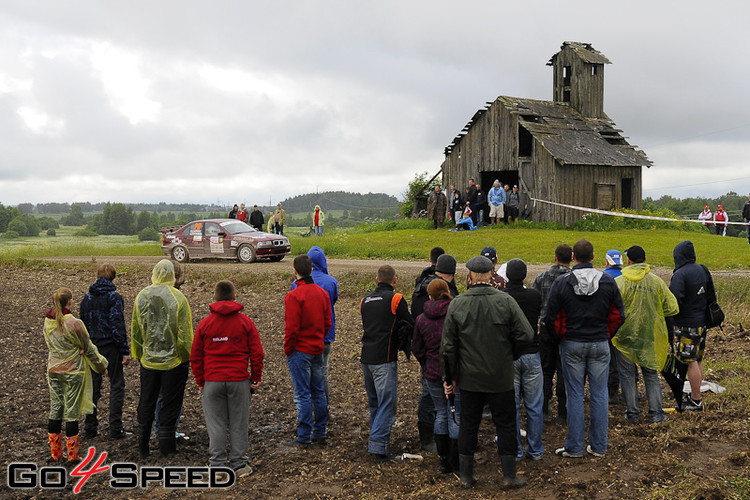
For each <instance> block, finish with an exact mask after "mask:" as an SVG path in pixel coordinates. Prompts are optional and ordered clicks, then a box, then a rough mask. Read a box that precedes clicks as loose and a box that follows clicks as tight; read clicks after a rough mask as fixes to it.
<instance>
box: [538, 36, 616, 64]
mask: <svg viewBox="0 0 750 500" xmlns="http://www.w3.org/2000/svg"><path fill="white" fill-rule="evenodd" d="M565 47H570V48H571V49H573V51H574V52H575V53H576V54H578V56H579V57H580V58H581V59H583V62H587V63H591V64H612V63H611V62H610V60H609V59H607V58H606V57H605V56H604V54H602V53H601V52H599V51H598V50H596V49H595V48H594V47H592V46H591V44H590V43H582V42H563V44H562V45H561V46H560V50H562V49H564V48H565ZM559 53H560V52H558V53H557V54H559ZM557 54H555V55H554V56H552V57H551V58H550V60H549V62H548V63H547V66H552V64H553V62H554V60H555V57H557Z"/></svg>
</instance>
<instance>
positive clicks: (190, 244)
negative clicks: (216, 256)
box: [182, 222, 204, 257]
mask: <svg viewBox="0 0 750 500" xmlns="http://www.w3.org/2000/svg"><path fill="white" fill-rule="evenodd" d="M182 242H183V244H184V245H185V246H186V247H187V249H188V253H189V254H190V256H191V257H200V256H202V255H203V253H204V252H203V222H193V223H192V224H189V225H188V226H187V227H185V229H183V231H182Z"/></svg>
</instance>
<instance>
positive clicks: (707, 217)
mask: <svg viewBox="0 0 750 500" xmlns="http://www.w3.org/2000/svg"><path fill="white" fill-rule="evenodd" d="M698 220H700V221H703V225H704V226H706V227H711V221H712V220H714V216H713V214H712V213H711V207H709V206H708V205H706V206H705V207H703V211H702V212H701V213H699V214H698Z"/></svg>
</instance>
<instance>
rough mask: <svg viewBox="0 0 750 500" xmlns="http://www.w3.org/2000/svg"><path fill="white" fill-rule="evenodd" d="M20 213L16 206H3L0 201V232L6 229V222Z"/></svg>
mask: <svg viewBox="0 0 750 500" xmlns="http://www.w3.org/2000/svg"><path fill="white" fill-rule="evenodd" d="M19 215H21V212H19V211H18V209H17V208H16V207H4V206H3V205H2V203H0V233H4V232H5V231H7V230H8V223H9V222H10V221H12V220H13V219H15V218H16V217H17V216H19Z"/></svg>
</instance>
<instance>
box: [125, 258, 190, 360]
mask: <svg viewBox="0 0 750 500" xmlns="http://www.w3.org/2000/svg"><path fill="white" fill-rule="evenodd" d="M174 280H175V277H174V265H173V264H172V262H170V261H169V260H167V259H163V260H160V261H159V262H158V263H157V264H156V266H154V270H153V272H152V273H151V283H152V285H151V286H148V287H146V288H144V289H143V290H141V291H140V293H138V296H137V297H136V298H135V303H134V304H133V321H132V322H131V334H130V341H131V350H132V353H133V357H134V358H135V359H137V360H139V361H140V363H141V365H142V366H144V367H145V368H148V369H151V370H162V371H167V370H171V369H172V368H175V367H177V366H179V365H181V364H182V363H185V362H187V361H190V348H191V347H192V345H193V314H192V312H191V311H190V305H189V304H188V301H187V299H186V298H185V296H184V295H183V294H182V293H181V292H180V291H179V290H177V289H176V288H175V287H174Z"/></svg>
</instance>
